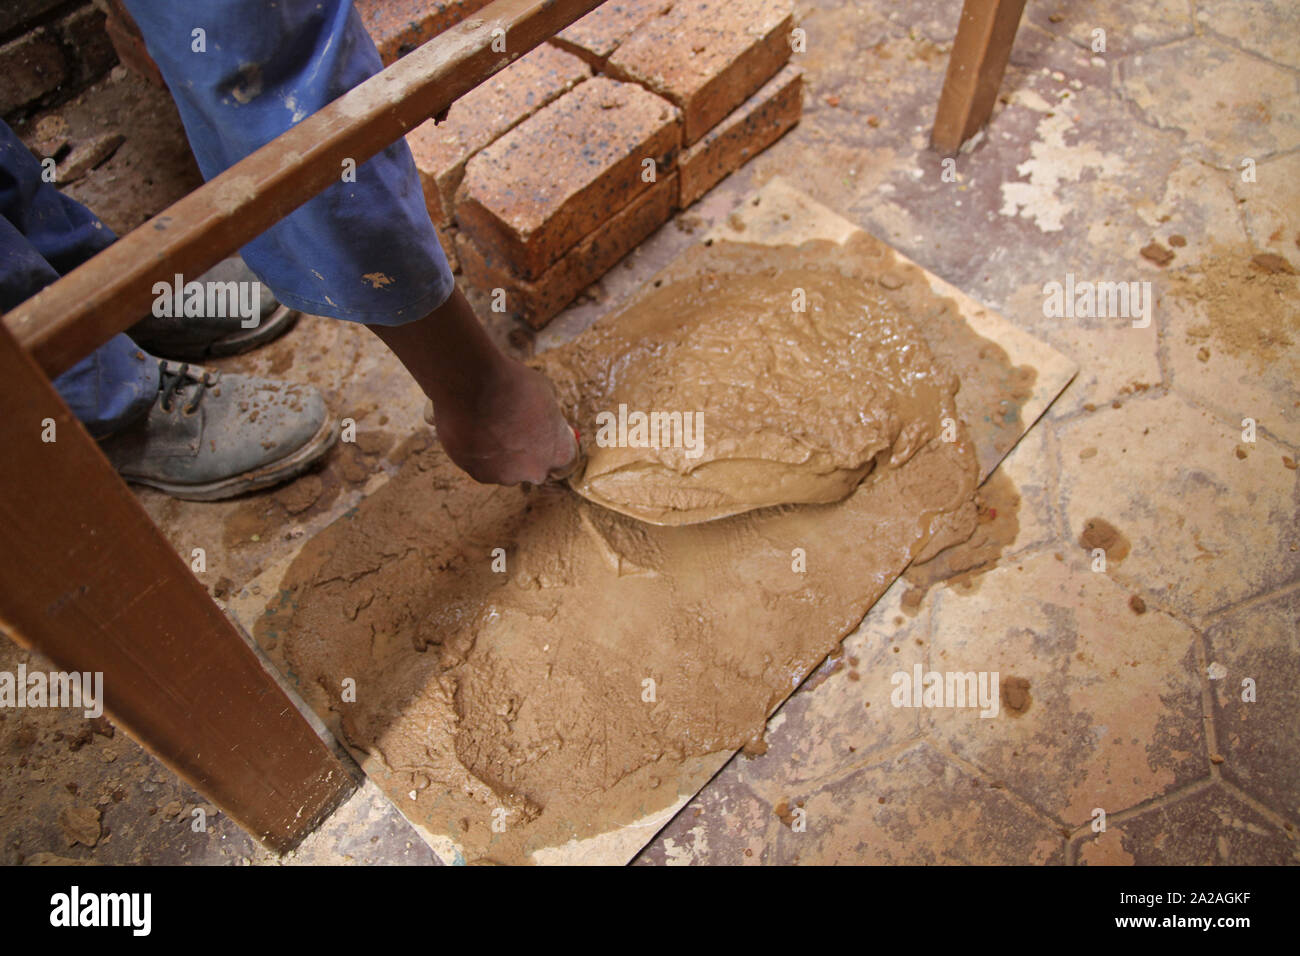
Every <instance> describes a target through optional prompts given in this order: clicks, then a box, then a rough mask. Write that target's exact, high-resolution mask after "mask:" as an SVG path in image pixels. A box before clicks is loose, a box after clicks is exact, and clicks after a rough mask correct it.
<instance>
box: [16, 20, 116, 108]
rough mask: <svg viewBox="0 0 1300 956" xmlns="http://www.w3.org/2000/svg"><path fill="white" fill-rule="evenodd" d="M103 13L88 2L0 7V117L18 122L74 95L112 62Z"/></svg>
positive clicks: (112, 53) (113, 57) (111, 47)
mask: <svg viewBox="0 0 1300 956" xmlns="http://www.w3.org/2000/svg"><path fill="white" fill-rule="evenodd" d="M104 19H105V18H104V11H103V10H101V9H100V8H98V7H96V6H95V5H94V4H93V3H90V2H89V0H73V2H68V0H4V3H3V5H0V76H3V77H4V82H3V83H0V116H4V117H5V118H6V119H9V120H16V119H21V118H22V117H23V116H24V115H26V114H29V113H31V112H33V111H35V110H37V109H39V108H41V107H44V106H49V105H52V104H55V103H58V102H61V101H63V100H65V99H68V98H70V97H72V96H74V95H75V94H76V93H78V92H80V91H81V90H83V89H85V88H86V87H87V86H89V85H90V84H91V83H93V82H94V81H95V80H97V79H99V77H101V76H103V75H104V74H105V73H107V72H108V71H109V70H110V69H112V67H113V66H114V65H115V64H116V63H117V55H116V54H115V53H114V51H113V45H112V43H111V42H110V41H109V38H108V34H107V32H106V31H105V28H104Z"/></svg>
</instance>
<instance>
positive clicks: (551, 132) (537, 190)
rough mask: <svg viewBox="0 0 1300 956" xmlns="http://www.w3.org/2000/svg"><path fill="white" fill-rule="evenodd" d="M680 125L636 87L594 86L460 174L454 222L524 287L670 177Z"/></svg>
mask: <svg viewBox="0 0 1300 956" xmlns="http://www.w3.org/2000/svg"><path fill="white" fill-rule="evenodd" d="M680 146H681V118H680V114H679V113H678V111H677V108H676V107H674V106H673V105H672V104H671V103H669V102H668V101H667V100H664V99H661V98H660V97H658V96H655V94H653V93H651V92H649V91H648V90H645V89H642V88H641V87H639V86H636V85H635V84H632V83H619V82H617V81H615V80H611V79H607V78H606V77H601V76H598V77H594V78H593V79H590V80H587V81H586V82H585V83H579V84H578V85H577V86H576V87H575V88H574V89H572V90H570V91H569V92H568V93H565V94H564V95H563V96H561V97H560V98H559V99H557V100H555V102H553V103H551V104H550V105H549V106H547V107H545V108H543V109H541V110H539V111H538V112H536V113H534V114H533V115H532V116H530V117H529V118H528V119H526V120H524V121H523V122H522V123H520V124H519V125H518V126H516V127H515V128H514V129H512V130H511V131H510V132H508V133H506V134H505V135H504V136H502V137H501V138H500V139H498V140H497V141H496V142H495V143H493V144H492V145H490V146H488V147H486V148H485V149H483V150H482V151H481V152H479V153H478V154H477V155H476V156H474V158H473V159H471V160H470V161H469V163H468V164H467V165H466V167H465V178H464V182H463V183H462V184H461V188H460V191H459V192H458V193H457V194H456V221H457V223H458V224H459V225H460V228H461V229H462V230H463V231H464V232H467V233H469V234H470V236H471V237H472V238H473V239H474V241H475V242H476V243H477V244H478V246H479V248H480V249H482V250H483V251H484V252H485V253H488V254H490V255H492V256H494V257H495V258H496V259H497V260H498V261H500V262H503V263H509V264H510V268H511V270H512V271H513V272H514V273H515V274H516V275H518V276H520V277H521V278H524V279H537V278H538V277H540V276H541V274H542V273H543V272H544V271H545V270H546V268H547V267H548V266H550V265H551V263H553V262H555V261H556V260H557V259H559V258H560V256H562V255H563V254H564V253H566V252H567V251H568V250H569V249H571V248H572V247H573V246H574V245H576V244H577V242H578V240H580V239H582V238H583V237H584V236H586V235H587V234H588V233H590V232H592V231H594V230H595V229H596V227H598V226H599V225H601V224H602V223H603V222H604V221H605V220H606V219H608V218H609V216H610V214H611V211H612V210H615V209H622V208H623V207H624V206H626V205H627V204H628V203H629V202H631V201H632V200H633V199H634V198H635V197H636V196H638V195H640V194H641V193H642V192H645V191H647V190H648V189H649V188H650V186H651V184H650V183H647V182H645V181H644V180H643V179H642V161H643V160H646V159H653V160H654V161H655V163H656V169H657V178H658V179H659V180H663V179H664V178H666V177H667V175H668V173H669V172H670V171H672V169H673V168H674V163H675V162H676V159H677V152H678V150H679V149H680Z"/></svg>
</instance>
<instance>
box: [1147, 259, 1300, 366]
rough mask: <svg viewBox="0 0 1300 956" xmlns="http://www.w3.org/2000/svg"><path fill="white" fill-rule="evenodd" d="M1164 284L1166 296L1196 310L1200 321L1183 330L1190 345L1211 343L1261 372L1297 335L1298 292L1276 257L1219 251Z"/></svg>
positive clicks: (1291, 270)
mask: <svg viewBox="0 0 1300 956" xmlns="http://www.w3.org/2000/svg"><path fill="white" fill-rule="evenodd" d="M1168 282H1169V291H1170V294H1172V295H1173V296H1174V297H1175V298H1178V299H1182V300H1183V301H1185V302H1188V303H1189V304H1193V305H1196V306H1198V307H1199V308H1200V309H1201V310H1202V314H1203V316H1204V321H1202V322H1200V323H1199V324H1197V325H1194V326H1192V327H1191V328H1189V329H1188V330H1187V339H1188V344H1190V345H1193V346H1200V347H1202V348H1203V347H1204V343H1205V342H1206V341H1207V340H1209V339H1213V340H1214V341H1215V344H1216V345H1217V346H1218V347H1219V348H1221V349H1223V350H1224V351H1226V352H1227V353H1228V354H1230V355H1233V356H1236V357H1248V358H1250V359H1252V360H1253V361H1254V364H1256V365H1259V366H1261V367H1263V366H1267V365H1270V364H1272V363H1274V362H1276V361H1277V360H1278V359H1280V358H1282V357H1283V355H1284V354H1285V353H1286V350H1287V349H1289V348H1291V347H1292V346H1293V345H1294V344H1295V337H1296V335H1297V333H1300V288H1298V287H1297V277H1296V273H1295V269H1294V268H1293V267H1292V266H1291V264H1290V263H1289V262H1287V260H1286V259H1284V258H1283V257H1282V256H1279V255H1276V254H1274V253H1259V254H1257V255H1255V256H1253V257H1251V256H1247V255H1245V254H1243V253H1241V252H1239V251H1236V252H1221V253H1220V254H1217V255H1214V256H1212V257H1210V258H1207V259H1204V260H1202V261H1201V262H1200V263H1199V264H1198V265H1196V266H1193V267H1191V268H1189V269H1187V270H1180V271H1178V272H1176V273H1173V274H1171V275H1170V276H1169V277H1168ZM1207 356H1208V352H1207Z"/></svg>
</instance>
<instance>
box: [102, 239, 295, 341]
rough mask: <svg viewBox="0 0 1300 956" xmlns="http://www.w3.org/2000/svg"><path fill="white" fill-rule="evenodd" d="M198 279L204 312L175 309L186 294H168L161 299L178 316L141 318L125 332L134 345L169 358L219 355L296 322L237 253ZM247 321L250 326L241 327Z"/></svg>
mask: <svg viewBox="0 0 1300 956" xmlns="http://www.w3.org/2000/svg"><path fill="white" fill-rule="evenodd" d="M198 282H199V285H200V286H201V287H202V288H203V290H204V299H203V314H202V315H184V314H183V308H182V309H180V310H178V309H177V308H176V306H177V305H183V304H184V301H185V299H186V298H187V297H186V295H185V294H184V290H183V289H182V296H181V300H182V301H181V303H176V302H175V301H173V299H172V297H170V296H168V297H167V301H166V302H165V303H164V304H165V305H166V306H167V307H168V308H169V309H170V310H171V311H172V312H173V313H175V312H176V311H181V312H182V314H180V315H175V314H173V315H170V316H160V315H157V314H154V315H150V316H148V317H147V318H144V319H141V320H140V321H139V322H137V323H136V324H135V325H133V326H131V328H130V329H128V330H127V334H128V335H130V336H131V338H132V340H133V341H134V342H135V344H136V345H138V346H140V347H141V348H142V349H144V350H145V351H146V352H151V353H153V354H154V355H161V356H164V357H166V358H171V359H184V360H186V361H191V360H195V361H197V360H201V359H206V358H220V357H222V356H224V355H235V354H237V353H239V352H247V351H248V350H249V349H252V348H256V347H257V346H259V345H262V344H264V343H266V342H269V341H271V340H272V339H274V338H276V337H277V336H279V335H283V334H284V333H285V332H287V331H289V329H291V328H292V327H293V324H294V322H296V321H297V320H298V315H299V313H297V312H295V311H294V310H293V309H289V308H287V307H285V306H283V305H281V304H280V303H279V302H277V301H276V300H275V296H273V295H272V294H271V290H270V289H268V288H267V287H266V286H265V285H263V284H262V283H261V282H259V281H258V278H257V276H256V275H254V274H253V270H252V269H250V268H248V266H246V265H245V264H244V260H243V259H241V258H239V256H231V257H230V258H229V259H225V260H223V261H222V262H219V263H218V264H217V265H215V266H213V267H212V268H211V269H209V270H208V271H207V272H205V273H203V275H201V276H199V278H198ZM209 292H211V293H212V294H211V295H208V293H209ZM254 292H256V295H254ZM244 306H247V307H248V309H247V313H248V314H247V315H245V314H243V307H244ZM157 311H158V309H157V308H155V312H157ZM245 323H249V324H250V325H251V327H250V328H245V325H244V324H245ZM253 323H256V324H253Z"/></svg>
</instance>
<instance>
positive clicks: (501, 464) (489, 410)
mask: <svg viewBox="0 0 1300 956" xmlns="http://www.w3.org/2000/svg"><path fill="white" fill-rule="evenodd" d="M426 417H427V412H426ZM433 424H434V426H435V427H436V428H437V429H438V440H439V441H440V442H442V447H443V450H444V451H446V452H447V457H448V458H450V459H451V460H452V461H453V462H455V463H456V465H457V466H459V467H460V468H461V469H462V470H464V471H465V472H466V474H468V475H469V476H470V477H471V478H473V479H474V480H475V481H480V482H483V483H484V484H496V485H517V484H519V483H521V482H530V483H532V484H541V483H542V482H544V481H546V480H547V479H548V478H557V477H563V476H564V475H566V474H567V473H568V472H569V471H571V470H572V469H573V467H574V466H575V465H576V463H577V458H578V443H577V440H576V438H575V436H574V433H573V429H572V428H570V427H569V424H568V422H566V421H565V420H564V415H563V414H561V412H560V406H559V405H558V404H557V403H556V401H555V395H554V394H553V392H552V391H551V386H550V383H549V382H548V381H547V380H546V378H545V376H543V375H542V374H541V373H540V372H537V371H534V370H533V369H530V368H528V367H527V366H526V365H523V364H522V363H520V362H516V361H515V360H513V359H506V360H505V361H504V362H503V363H502V365H501V368H500V369H499V370H498V371H497V372H496V373H495V374H494V375H493V377H492V379H491V380H490V381H487V382H484V383H483V387H482V388H481V389H478V390H476V394H475V395H474V396H472V397H470V398H468V399H466V400H460V399H457V400H456V401H444V402H440V403H439V404H437V405H435V406H434V408H433Z"/></svg>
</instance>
